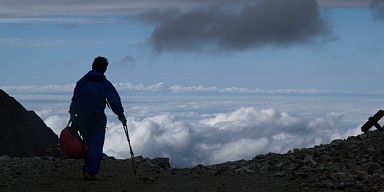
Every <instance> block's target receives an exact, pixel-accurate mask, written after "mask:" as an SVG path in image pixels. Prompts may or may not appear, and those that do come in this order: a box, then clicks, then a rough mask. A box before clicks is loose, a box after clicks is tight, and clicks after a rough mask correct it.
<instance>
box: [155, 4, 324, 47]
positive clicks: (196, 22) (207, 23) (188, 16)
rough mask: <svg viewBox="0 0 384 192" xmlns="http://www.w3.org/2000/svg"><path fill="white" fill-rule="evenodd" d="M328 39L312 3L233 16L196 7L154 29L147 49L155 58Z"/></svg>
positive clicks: (250, 8) (253, 8)
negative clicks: (165, 54)
mask: <svg viewBox="0 0 384 192" xmlns="http://www.w3.org/2000/svg"><path fill="white" fill-rule="evenodd" d="M158 15H159V14H158ZM164 15H166V14H164ZM330 33H331V27H330V25H329V24H328V23H327V22H325V21H324V20H323V19H322V18H321V15H320V12H319V6H318V4H317V1H316V0H260V1H256V3H255V4H253V5H246V6H243V7H242V8H241V9H240V10H238V11H237V12H236V13H234V12H233V11H232V12H228V10H226V9H224V8H223V7H204V8H202V7H200V8H194V9H192V10H191V11H188V12H185V13H183V14H179V15H177V16H174V15H173V17H168V18H167V19H165V20H163V22H162V23H160V24H159V25H158V26H157V27H156V28H155V29H154V31H153V32H152V34H151V43H152V46H153V48H154V49H155V50H156V51H157V52H164V51H175V50H177V51H201V50H207V48H208V49H209V50H211V49H216V48H219V49H227V50H245V49H251V48H258V47H261V46H265V45H277V46H287V45H291V44H297V43H308V42H313V41H316V40H318V39H321V38H323V37H328V35H330Z"/></svg>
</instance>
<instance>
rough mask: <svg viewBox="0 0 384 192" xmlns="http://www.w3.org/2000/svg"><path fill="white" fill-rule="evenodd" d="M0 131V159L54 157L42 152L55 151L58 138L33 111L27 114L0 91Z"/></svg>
mask: <svg viewBox="0 0 384 192" xmlns="http://www.w3.org/2000/svg"><path fill="white" fill-rule="evenodd" d="M0 131H1V134H0V156H1V155H8V156H11V157H34V156H50V155H52V156H58V154H57V153H49V152H47V151H46V150H47V149H48V148H57V144H58V143H59V140H58V136H57V135H56V134H55V133H54V132H53V131H52V130H51V129H50V128H49V127H47V126H46V125H45V123H44V122H43V120H42V119H41V118H40V117H39V116H38V115H36V113H35V112H33V111H27V110H26V109H25V108H24V107H23V106H22V105H21V104H20V103H19V102H17V101H16V100H15V99H14V98H13V97H10V96H9V95H8V94H6V93H5V92H4V91H3V90H1V89H0ZM56 152H57V151H56Z"/></svg>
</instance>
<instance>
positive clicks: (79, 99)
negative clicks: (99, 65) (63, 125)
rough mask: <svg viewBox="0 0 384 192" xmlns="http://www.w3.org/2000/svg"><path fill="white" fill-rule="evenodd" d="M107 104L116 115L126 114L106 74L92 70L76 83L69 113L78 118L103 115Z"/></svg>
mask: <svg viewBox="0 0 384 192" xmlns="http://www.w3.org/2000/svg"><path fill="white" fill-rule="evenodd" d="M107 102H108V103H109V105H110V107H111V109H112V111H113V112H114V113H115V114H116V115H122V114H124V109H123V106H122V104H121V99H120V96H119V94H118V93H117V91H116V89H115V87H114V86H113V85H112V83H111V82H110V81H108V80H107V79H106V77H105V75H104V74H102V73H100V72H98V71H96V70H91V71H89V72H88V73H87V74H86V75H85V76H84V77H82V78H81V79H80V80H79V81H78V82H77V83H76V87H75V90H74V92H73V97H72V102H71V106H70V109H69V113H70V114H76V115H77V116H78V117H81V116H82V117H87V116H90V115H91V116H97V115H103V114H104V109H105V106H106V104H107Z"/></svg>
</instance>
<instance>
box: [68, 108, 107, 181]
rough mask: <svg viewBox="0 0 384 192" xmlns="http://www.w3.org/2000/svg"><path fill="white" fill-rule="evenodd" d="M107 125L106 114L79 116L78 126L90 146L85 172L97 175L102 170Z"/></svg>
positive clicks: (85, 160)
mask: <svg viewBox="0 0 384 192" xmlns="http://www.w3.org/2000/svg"><path fill="white" fill-rule="evenodd" d="M106 125H107V117H106V116H105V114H101V115H93V116H88V117H82V116H78V117H77V119H76V126H78V128H79V131H80V133H81V135H82V136H83V140H84V142H85V143H87V144H88V153H87V157H86V158H85V159H84V166H83V172H87V173H89V174H92V175H97V173H98V172H99V170H100V163H101V159H102V156H103V147H104V140H105V127H106Z"/></svg>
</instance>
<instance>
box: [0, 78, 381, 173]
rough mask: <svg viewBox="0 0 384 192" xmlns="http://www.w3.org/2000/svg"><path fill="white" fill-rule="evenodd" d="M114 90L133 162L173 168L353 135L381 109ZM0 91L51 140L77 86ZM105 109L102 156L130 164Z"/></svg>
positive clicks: (367, 100)
mask: <svg viewBox="0 0 384 192" xmlns="http://www.w3.org/2000/svg"><path fill="white" fill-rule="evenodd" d="M115 86H116V88H117V90H118V91H119V93H120V96H121V98H122V101H123V106H124V108H125V111H126V116H127V120H128V123H127V124H128V130H129V136H130V139H131V144H132V148H133V152H134V153H135V156H139V155H141V156H144V157H150V158H154V157H169V158H170V162H171V165H172V166H173V167H193V166H196V165H198V164H204V165H209V164H215V163H223V162H226V161H234V160H240V159H252V158H253V157H255V156H256V155H258V154H264V153H269V152H274V153H285V152H287V151H289V150H292V149H294V148H303V147H313V146H315V145H320V144H327V143H329V142H330V141H332V140H334V139H345V138H347V137H349V136H355V135H358V134H361V131H360V127H361V125H362V124H363V123H364V122H365V121H366V120H367V119H368V117H369V116H372V115H373V114H374V113H375V112H376V111H377V110H379V109H381V106H382V104H383V103H384V100H383V99H384V94H383V93H361V92H341V91H327V90H293V89H284V90H260V89H247V88H235V87H232V88H217V87H204V86H190V87H185V86H180V85H175V86H166V85H164V84H163V83H158V84H153V85H149V86H145V85H133V84H130V83H117V84H115ZM0 88H1V89H3V90H4V91H6V92H7V93H8V94H9V95H11V96H12V97H14V98H15V99H16V100H18V101H19V102H20V103H21V104H22V105H23V106H24V107H25V108H26V109H27V110H33V111H35V112H36V113H37V114H38V115H39V116H40V117H41V118H42V119H43V120H44V122H45V123H46V124H47V126H49V127H50V128H51V129H52V130H53V131H54V132H55V133H56V134H58V135H59V134H60V131H61V130H62V129H63V128H64V127H65V126H66V124H67V123H68V120H69V114H68V108H69V104H70V100H71V97H72V91H73V88H74V84H71V85H64V86H61V85H50V86H2V87H0ZM105 111H106V114H107V116H108V123H107V132H106V140H105V145H104V153H106V154H107V155H110V156H114V157H116V158H120V159H125V158H129V157H130V153H129V147H128V143H127V138H126V136H125V134H124V129H123V127H122V125H121V123H120V122H119V120H118V119H117V117H116V115H114V114H113V113H112V112H111V110H110V109H108V108H107V109H106V110H105ZM372 129H373V128H372Z"/></svg>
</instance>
